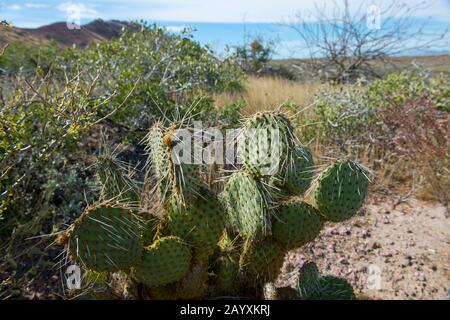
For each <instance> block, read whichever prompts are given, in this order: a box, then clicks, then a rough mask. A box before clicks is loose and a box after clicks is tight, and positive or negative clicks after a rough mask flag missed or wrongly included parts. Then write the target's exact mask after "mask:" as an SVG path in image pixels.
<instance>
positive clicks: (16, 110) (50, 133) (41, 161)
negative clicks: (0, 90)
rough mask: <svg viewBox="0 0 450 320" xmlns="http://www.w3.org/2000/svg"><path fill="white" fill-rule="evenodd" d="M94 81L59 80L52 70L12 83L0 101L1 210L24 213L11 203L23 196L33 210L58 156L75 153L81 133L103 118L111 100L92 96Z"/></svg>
mask: <svg viewBox="0 0 450 320" xmlns="http://www.w3.org/2000/svg"><path fill="white" fill-rule="evenodd" d="M94 86H95V81H94V82H91V83H85V82H84V81H82V80H81V77H80V76H79V77H78V78H73V79H68V80H67V82H65V83H60V82H57V81H54V80H53V79H52V76H51V73H49V74H47V75H46V76H45V77H39V76H36V77H35V78H33V79H32V80H31V79H27V78H19V79H18V80H17V81H16V82H15V83H14V84H13V85H12V88H14V89H13V90H12V91H11V92H9V93H7V94H6V95H5V99H6V100H4V101H3V103H2V104H1V105H0V125H1V126H0V170H1V172H0V173H1V174H0V200H1V203H0V213H5V212H6V210H7V209H8V208H9V209H11V210H10V211H13V212H14V211H18V212H20V210H16V209H14V207H11V208H10V206H11V205H13V206H14V205H20V204H19V203H17V202H18V200H19V199H20V201H21V202H23V203H22V204H27V205H28V207H27V210H33V206H30V205H29V204H30V203H34V202H35V201H37V200H36V199H38V198H39V195H40V190H41V185H42V184H45V182H46V181H43V180H42V177H41V176H42V175H43V173H44V172H45V171H46V170H47V169H48V168H50V167H51V166H52V164H51V161H52V160H53V159H54V157H56V156H57V155H61V156H63V157H65V156H64V155H67V154H71V153H74V152H75V151H76V150H77V149H78V142H79V141H80V139H81V137H82V134H83V133H84V132H86V131H88V130H89V129H90V128H92V126H93V125H94V124H95V123H96V122H98V121H100V120H101V119H102V118H100V117H99V115H101V114H102V110H103V109H104V108H106V106H107V104H108V103H110V101H111V99H110V98H103V99H101V98H93V97H92V96H91V94H92V90H93V87H94ZM113 100H114V99H113ZM122 102H123V101H122ZM24 199H27V200H29V202H28V201H23V200H24ZM21 213H22V214H26V213H27V212H21Z"/></svg>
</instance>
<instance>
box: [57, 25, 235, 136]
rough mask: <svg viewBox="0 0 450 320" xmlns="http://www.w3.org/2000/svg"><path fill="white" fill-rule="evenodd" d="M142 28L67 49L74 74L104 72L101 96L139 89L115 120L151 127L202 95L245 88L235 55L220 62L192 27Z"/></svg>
mask: <svg viewBox="0 0 450 320" xmlns="http://www.w3.org/2000/svg"><path fill="white" fill-rule="evenodd" d="M138 26H139V27H140V30H139V31H138V32H131V31H129V32H125V33H124V34H123V35H122V36H121V37H120V38H118V39H114V40H111V41H105V42H103V43H101V44H99V45H96V46H92V47H90V48H89V49H87V50H84V51H78V50H68V51H67V52H66V53H65V62H63V63H64V65H68V66H69V65H72V66H73V70H72V72H73V73H76V72H77V71H78V69H79V68H80V69H81V70H84V74H86V75H89V74H95V73H96V72H97V71H98V70H101V71H102V77H101V78H100V79H99V83H98V86H97V87H96V90H95V91H96V92H97V93H98V94H110V93H112V92H115V93H116V94H117V97H118V98H119V100H121V99H123V98H125V97H126V96H127V95H128V94H129V92H130V90H131V89H132V88H133V87H135V89H134V91H133V92H132V94H131V96H130V97H129V99H128V102H127V104H126V106H123V108H121V109H120V110H118V111H117V112H115V114H114V115H113V117H112V120H113V121H114V122H116V123H118V124H120V125H122V126H125V127H127V128H129V129H131V130H146V129H147V128H148V127H149V125H150V124H151V123H152V122H153V121H154V119H155V118H161V117H163V116H164V117H166V118H169V119H174V118H177V115H178V114H183V111H184V112H186V111H187V110H188V109H185V110H180V109H183V107H182V106H186V107H187V108H189V107H190V106H192V105H193V104H195V103H196V102H198V99H199V97H200V96H205V95H208V94H209V93H211V92H214V91H235V90H242V87H243V86H242V80H243V72H242V71H241V70H240V68H238V67H237V66H236V64H235V63H234V61H233V59H225V60H219V59H218V58H216V57H215V56H214V55H213V53H212V51H211V50H210V49H209V48H208V47H207V46H205V47H203V46H201V45H200V44H199V43H198V42H196V41H194V40H193V39H192V35H191V34H190V33H189V31H185V32H183V33H182V34H180V35H175V34H171V33H168V32H166V31H165V29H163V28H160V27H157V26H155V25H151V26H149V25H146V24H139V25H138ZM74 61H76V62H77V63H76V64H74ZM203 101H205V100H203ZM117 107H118V105H117V103H114V102H113V103H111V104H110V105H109V108H110V109H111V110H114V109H115V108H117ZM108 111H110V110H108ZM108 111H106V112H108Z"/></svg>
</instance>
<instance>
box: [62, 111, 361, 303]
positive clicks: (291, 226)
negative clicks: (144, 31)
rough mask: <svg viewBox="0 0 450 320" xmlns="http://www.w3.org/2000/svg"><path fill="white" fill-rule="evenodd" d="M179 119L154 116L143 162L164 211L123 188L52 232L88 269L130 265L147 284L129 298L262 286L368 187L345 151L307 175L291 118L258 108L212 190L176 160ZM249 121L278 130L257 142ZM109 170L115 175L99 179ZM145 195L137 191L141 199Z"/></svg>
mask: <svg viewBox="0 0 450 320" xmlns="http://www.w3.org/2000/svg"><path fill="white" fill-rule="evenodd" d="M177 128H182V125H181V124H180V123H178V124H173V125H171V126H170V127H165V126H163V125H162V124H156V125H155V126H154V127H153V128H151V130H150V132H149V134H148V139H147V140H146V141H147V143H148V144H149V151H150V161H149V163H151V166H150V168H149V169H150V170H151V173H152V174H154V175H155V179H153V180H152V181H153V182H154V183H155V186H154V188H153V189H154V190H155V192H154V195H151V197H152V199H153V202H156V201H157V202H158V203H159V205H158V206H157V208H158V210H159V211H162V214H158V215H157V214H155V212H152V213H153V214H152V213H150V212H146V211H145V210H144V208H143V207H142V206H141V207H137V208H136V207H133V206H127V203H126V201H124V200H123V199H122V200H121V199H119V197H114V199H115V200H119V202H114V201H111V200H108V199H102V200H101V202H99V203H96V204H94V205H91V206H90V207H89V208H87V209H86V210H85V211H84V212H83V213H82V215H81V216H80V218H78V219H77V221H76V222H75V223H74V224H73V225H72V226H71V227H69V229H68V230H66V231H65V232H63V233H62V234H61V235H60V236H59V239H58V243H60V244H65V245H66V248H67V249H68V251H69V253H70V255H71V257H72V259H73V260H74V261H75V262H79V263H81V264H82V265H83V266H84V267H85V268H86V269H88V270H90V269H92V270H94V271H108V272H115V271H117V270H122V271H123V272H126V273H127V274H128V275H129V278H130V279H131V280H129V281H131V283H132V284H136V283H139V284H140V287H141V290H142V288H144V289H143V290H144V291H145V295H143V293H142V292H140V293H139V290H138V293H137V296H135V297H134V298H140V297H143V296H145V297H146V296H147V295H149V296H150V298H154V299H159V298H179V299H185V298H190V299H192V298H202V297H205V296H213V295H220V294H224V293H227V294H233V293H236V294H237V293H240V294H245V293H247V294H249V292H250V291H251V292H253V294H257V295H260V294H261V293H262V288H263V286H264V285H265V284H266V283H270V282H272V281H274V280H275V279H276V278H277V276H278V274H279V272H280V269H281V267H282V265H283V261H284V255H285V253H286V252H287V251H288V250H290V249H293V248H298V247H301V246H303V245H305V244H306V243H308V242H310V241H312V240H314V239H315V238H316V237H317V235H318V234H319V232H320V230H321V228H322V226H323V225H324V223H327V221H328V222H336V221H344V220H347V219H349V218H351V217H352V216H354V215H355V214H356V212H357V210H358V209H359V207H360V206H361V205H362V203H363V201H364V199H365V197H366V195H367V190H368V178H367V176H366V172H365V170H364V169H363V168H362V167H361V166H360V165H358V164H356V163H355V162H353V161H350V160H338V161H336V162H335V163H332V164H331V165H329V166H328V168H327V169H325V170H323V172H322V173H321V174H320V175H318V176H317V178H316V179H313V175H312V172H313V171H315V169H316V167H315V166H314V163H313V160H312V156H311V154H310V153H309V152H308V151H306V148H305V147H303V146H302V145H300V144H299V142H298V141H297V139H296V138H295V136H294V134H293V132H292V128H291V124H290V120H289V119H288V118H287V117H286V116H285V115H283V114H279V113H260V114H256V115H254V116H252V117H250V118H249V119H248V120H247V121H245V123H244V125H243V128H242V129H243V131H242V132H243V135H242V136H240V137H239V139H242V140H240V141H241V143H242V144H243V147H242V148H243V150H244V151H243V157H244V165H243V166H242V167H241V168H240V169H238V170H236V171H235V172H233V173H232V174H231V175H229V176H226V177H225V178H226V179H227V180H228V181H227V182H226V184H225V186H224V189H223V191H222V192H220V194H214V193H213V192H212V191H211V190H209V188H208V186H207V184H206V183H204V182H203V179H202V165H199V164H190V163H188V164H185V163H178V161H176V157H174V147H175V146H177V145H179V144H180V143H183V142H182V141H180V140H179V139H178V137H177V134H176V129H177ZM255 128H257V129H259V130H267V131H274V130H275V131H277V132H279V135H278V137H279V138H280V139H277V140H273V139H270V138H267V135H263V137H266V138H265V139H264V138H261V139H258V140H257V141H256V142H255V140H254V139H250V135H251V133H250V132H252V131H251V130H252V129H255ZM184 143H185V142H184ZM250 144H251V145H250ZM275 147H276V148H279V153H278V154H279V156H280V157H279V159H277V160H281V161H279V166H278V167H277V168H276V169H275V170H268V171H267V170H266V168H267V166H266V158H265V157H266V156H267V154H266V153H267V151H268V150H272V149H271V148H275ZM189 152H191V151H190V149H189V151H188V153H189ZM271 152H272V151H269V153H271ZM101 161H102V160H101ZM98 168H99V169H100V170H103V171H105V172H104V173H102V174H99V176H100V177H102V178H101V181H102V185H103V188H104V189H108V190H110V191H113V192H117V185H118V184H117V183H116V181H118V180H120V179H118V178H117V174H118V173H119V172H120V171H119V170H115V171H111V170H110V169H108V170H105V169H104V167H101V166H99V167H98ZM108 176H111V177H114V180H113V181H114V183H108V182H106V183H105V181H107V180H106V178H105V177H108ZM155 181H156V182H155ZM120 185H122V184H120ZM287 186H289V187H287ZM308 188H309V191H307V189H308ZM146 190H148V188H147V189H146ZM104 195H105V196H109V193H108V192H104ZM147 196H148V195H147V194H146V193H145V192H141V193H139V197H140V202H141V203H143V201H142V200H143V199H144V198H145V197H147ZM301 196H303V199H302V201H301V200H299V197H301ZM153 210H156V209H155V207H153ZM146 221H151V223H147V222H146ZM143 234H146V235H145V237H144V236H143ZM139 239H140V240H139ZM320 281H321V287H323V288H325V289H323V290H322V295H321V296H320V297H318V298H323V295H326V297H330V298H333V297H341V296H340V293H339V291H337V292H335V291H336V290H338V289H339V288H340V287H341V284H339V283H336V281H334V280H333V281H332V280H330V279H328V278H323V279H321V280H320ZM305 282H306V283H305V284H304V285H306V286H308V285H310V284H308V282H309V280H305ZM169 284H170V287H166V285H169ZM302 285H303V284H302ZM249 290H250V291H249ZM345 297H349V298H350V297H351V296H350V295H348V296H345Z"/></svg>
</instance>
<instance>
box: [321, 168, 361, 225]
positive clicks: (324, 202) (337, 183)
mask: <svg viewBox="0 0 450 320" xmlns="http://www.w3.org/2000/svg"><path fill="white" fill-rule="evenodd" d="M368 186H369V179H368V178H367V175H366V173H365V171H364V169H363V168H362V167H361V166H360V165H358V164H357V163H355V162H353V161H351V160H338V161H336V162H335V163H334V164H332V165H331V166H329V167H328V168H327V169H325V171H324V172H322V173H321V174H320V176H319V178H318V179H317V187H316V190H315V194H314V202H315V205H316V207H317V209H318V210H319V211H320V212H321V213H322V215H323V216H324V217H325V218H326V219H327V220H329V221H334V222H340V221H344V220H347V219H349V218H351V217H352V216H354V215H355V214H356V212H357V211H358V209H359V208H361V206H362V204H363V202H364V199H365V198H366V195H367V191H368Z"/></svg>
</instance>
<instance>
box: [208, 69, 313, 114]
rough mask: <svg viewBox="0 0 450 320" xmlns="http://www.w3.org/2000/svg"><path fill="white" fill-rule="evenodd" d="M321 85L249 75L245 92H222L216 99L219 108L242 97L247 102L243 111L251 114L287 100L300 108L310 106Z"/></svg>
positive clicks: (271, 107)
mask: <svg viewBox="0 0 450 320" xmlns="http://www.w3.org/2000/svg"><path fill="white" fill-rule="evenodd" d="M320 87H321V84H320V83H316V82H294V81H290V80H286V79H281V78H272V77H262V78H258V77H249V78H248V79H247V83H246V91H245V92H244V93H242V94H228V93H221V94H218V95H216V96H215V97H214V99H215V102H216V105H217V106H218V107H219V108H220V107H225V106H227V105H230V104H231V103H233V102H234V101H236V100H238V99H242V100H243V101H245V104H246V107H245V109H244V110H243V113H244V114H245V115H251V114H254V113H255V112H258V111H268V110H274V109H277V108H278V107H279V106H280V105H282V104H283V103H286V102H290V103H295V104H296V105H298V106H299V107H300V108H302V107H305V106H308V105H309V104H311V102H312V100H313V97H314V94H315V93H316V92H318V90H319V89H320Z"/></svg>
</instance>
